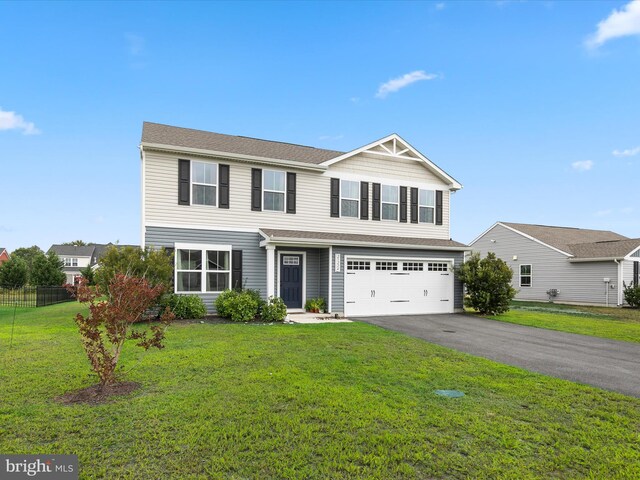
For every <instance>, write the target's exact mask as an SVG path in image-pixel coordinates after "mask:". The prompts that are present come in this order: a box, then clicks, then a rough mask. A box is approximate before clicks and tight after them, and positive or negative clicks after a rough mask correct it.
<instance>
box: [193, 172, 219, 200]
mask: <svg viewBox="0 0 640 480" xmlns="http://www.w3.org/2000/svg"><path fill="white" fill-rule="evenodd" d="M217 198H218V164H217V163H211V162H196V161H192V162H191V205H210V206H214V207H215V206H216V205H217V201H216V199H217Z"/></svg>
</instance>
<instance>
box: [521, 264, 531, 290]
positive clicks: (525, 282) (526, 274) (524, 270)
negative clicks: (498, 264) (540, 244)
mask: <svg viewBox="0 0 640 480" xmlns="http://www.w3.org/2000/svg"><path fill="white" fill-rule="evenodd" d="M532 279H533V275H532V270H531V265H530V264H526V265H520V286H521V287H530V286H531V280H532Z"/></svg>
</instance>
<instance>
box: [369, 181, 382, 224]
mask: <svg viewBox="0 0 640 480" xmlns="http://www.w3.org/2000/svg"><path fill="white" fill-rule="evenodd" d="M372 200H373V202H372V203H373V211H372V212H371V219H372V220H380V208H381V205H380V184H379V183H374V184H373V198H372Z"/></svg>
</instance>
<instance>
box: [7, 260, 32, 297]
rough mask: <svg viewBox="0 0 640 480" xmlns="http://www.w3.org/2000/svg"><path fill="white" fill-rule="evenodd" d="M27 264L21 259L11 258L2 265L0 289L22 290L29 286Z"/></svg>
mask: <svg viewBox="0 0 640 480" xmlns="http://www.w3.org/2000/svg"><path fill="white" fill-rule="evenodd" d="M27 272H28V268H27V263H26V262H25V261H24V260H22V259H21V258H20V257H15V258H14V257H11V258H10V259H9V260H7V261H6V262H4V263H2V264H0V287H2V288H11V289H15V288H22V287H24V286H25V285H26V284H27V278H28V273H27Z"/></svg>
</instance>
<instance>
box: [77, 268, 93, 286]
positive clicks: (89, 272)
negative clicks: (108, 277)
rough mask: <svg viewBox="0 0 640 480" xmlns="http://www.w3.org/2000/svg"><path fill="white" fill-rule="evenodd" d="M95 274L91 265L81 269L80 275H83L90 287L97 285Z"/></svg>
mask: <svg viewBox="0 0 640 480" xmlns="http://www.w3.org/2000/svg"><path fill="white" fill-rule="evenodd" d="M94 273H95V272H94V271H93V268H92V267H91V265H87V266H86V267H84V268H81V269H80V275H82V277H83V278H84V279H85V280H86V281H87V285H90V286H91V285H95V284H96V281H95V278H94V277H95V275H94Z"/></svg>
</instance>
